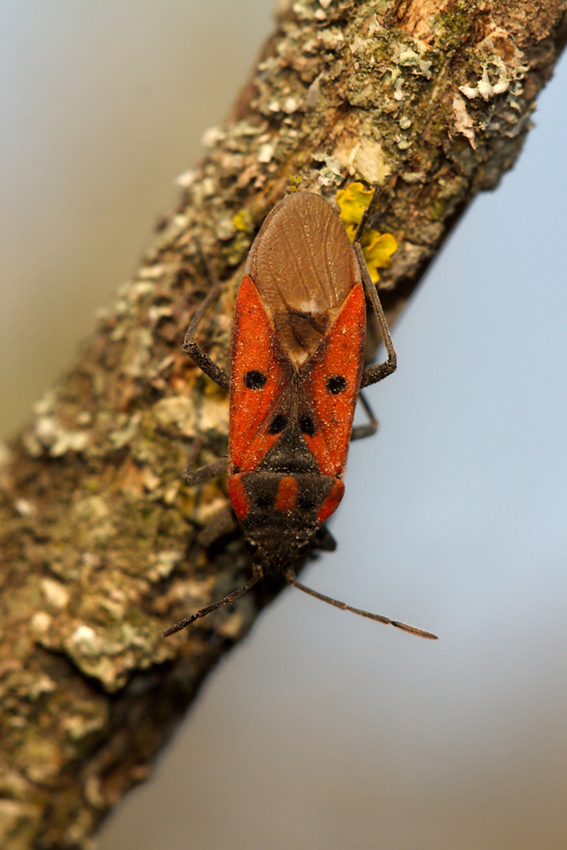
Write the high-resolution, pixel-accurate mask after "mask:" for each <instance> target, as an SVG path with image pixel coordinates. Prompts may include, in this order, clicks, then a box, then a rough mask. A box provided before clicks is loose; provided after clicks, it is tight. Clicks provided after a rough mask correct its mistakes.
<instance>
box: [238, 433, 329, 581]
mask: <svg viewBox="0 0 567 850" xmlns="http://www.w3.org/2000/svg"><path fill="white" fill-rule="evenodd" d="M231 472H232V474H231V476H230V478H229V485H228V492H229V497H230V499H231V502H232V505H233V507H234V510H235V512H236V514H237V516H238V517H239V519H240V521H241V523H242V526H243V528H244V531H245V534H246V537H247V538H248V540H250V541H251V542H253V543H254V544H255V546H257V547H258V549H259V551H260V554H261V555H262V556H263V559H264V563H263V567H264V572H275V573H277V572H281V570H282V569H284V568H285V567H286V566H288V565H289V564H290V562H292V561H293V560H295V558H297V556H298V554H300V550H301V548H302V545H303V544H305V543H307V542H308V541H309V540H310V539H311V538H312V537H313V535H314V534H315V533H316V532H317V530H318V528H320V526H321V525H322V524H323V523H324V522H325V520H326V519H327V518H328V517H329V516H330V515H331V514H332V513H333V511H334V510H335V509H336V507H337V506H338V504H339V502H340V500H341V498H342V495H343V492H344V485H343V483H342V481H340V480H339V479H338V478H336V477H332V476H328V475H322V474H321V472H320V470H319V467H318V465H317V462H316V460H315V457H314V455H313V453H312V452H311V451H310V449H309V447H308V445H307V443H306V440H305V438H304V436H303V435H302V433H301V431H300V428H299V425H298V423H297V421H294V420H292V421H291V422H290V423H289V424H288V425H287V426H286V428H285V429H284V431H283V432H282V434H281V436H280V438H279V439H278V440H277V441H276V443H275V444H274V446H273V448H272V449H271V450H270V451H269V452H268V453H267V454H266V456H265V457H264V459H263V460H262V461H261V462H260V463H259V464H258V466H257V467H256V468H255V469H254V470H253V471H249V472H240V471H238V467H234V465H233V466H232V470H231Z"/></svg>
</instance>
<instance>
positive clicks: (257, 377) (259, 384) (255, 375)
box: [244, 369, 268, 390]
mask: <svg viewBox="0 0 567 850" xmlns="http://www.w3.org/2000/svg"><path fill="white" fill-rule="evenodd" d="M267 380H268V379H267V378H266V376H265V375H264V373H263V372H258V370H257V369H252V370H251V371H250V372H246V374H245V375H244V383H245V384H246V386H247V387H248V389H249V390H261V389H263V387H265V385H266V381H267Z"/></svg>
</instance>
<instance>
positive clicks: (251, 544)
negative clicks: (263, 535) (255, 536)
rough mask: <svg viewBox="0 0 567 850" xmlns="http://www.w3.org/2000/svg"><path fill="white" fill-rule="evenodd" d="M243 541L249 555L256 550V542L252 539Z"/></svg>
mask: <svg viewBox="0 0 567 850" xmlns="http://www.w3.org/2000/svg"><path fill="white" fill-rule="evenodd" d="M244 543H245V545H246V548H247V549H248V551H249V552H250V554H251V555H254V554H255V553H256V552H257V551H258V544H257V543H254V541H253V540H245V541H244Z"/></svg>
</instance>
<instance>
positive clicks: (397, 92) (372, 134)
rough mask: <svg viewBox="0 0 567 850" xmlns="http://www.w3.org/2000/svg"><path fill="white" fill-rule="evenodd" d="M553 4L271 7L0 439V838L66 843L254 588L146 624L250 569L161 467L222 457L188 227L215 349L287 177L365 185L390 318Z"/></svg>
mask: <svg viewBox="0 0 567 850" xmlns="http://www.w3.org/2000/svg"><path fill="white" fill-rule="evenodd" d="M564 13H565V2H564V0H561V2H559V0H557V1H556V2H552V0H548V1H547V2H546V3H544V4H541V3H540V4H537V5H536V4H530V3H528V2H526V1H525V0H508V2H502V3H499V4H493V5H491V4H490V3H488V2H483V0H477V2H466V3H464V2H462V0H456V2H444V3H433V2H432V1H431V0H421V2H413V3H412V2H409V0H402V2H392V3H388V2H387V1H386V0H368V1H367V2H354V0H328V1H327V0H325V2H323V0H317V2H315V0H299V1H298V2H293V3H291V2H289V3H286V2H284V3H280V9H279V13H278V24H277V30H276V32H275V33H274V35H273V36H272V37H271V38H270V39H269V41H268V43H267V44H266V46H265V48H264V50H263V52H262V55H261V56H260V58H259V61H258V64H257V66H256V68H255V69H254V70H253V72H252V75H251V77H250V80H249V82H248V84H247V86H246V88H245V89H244V91H243V93H242V95H241V97H240V99H239V101H238V103H237V104H236V105H235V107H234V109H233V112H232V114H231V116H230V118H229V119H228V120H227V121H226V122H225V123H224V124H223V125H222V126H221V127H219V128H216V129H214V130H211V131H210V132H209V133H208V135H207V143H208V153H207V155H206V157H205V158H204V160H203V161H202V163H201V164H200V165H199V166H198V167H197V168H196V169H195V170H194V171H191V172H187V173H186V174H184V175H182V178H181V184H182V186H183V197H182V199H181V201H180V203H179V206H178V209H177V210H176V211H175V212H174V213H173V214H172V215H170V216H169V217H168V218H167V219H165V220H164V221H163V222H162V225H161V227H160V229H159V232H158V233H157V234H156V238H155V241H154V244H153V246H152V247H151V249H150V250H149V251H148V253H147V256H146V257H145V259H144V262H143V264H142V266H141V268H140V269H139V271H138V273H137V274H136V276H135V278H134V280H132V281H131V282H130V283H129V284H127V285H126V286H124V287H123V288H122V289H121V290H120V292H119V293H118V297H117V300H116V303H115V305H114V308H113V309H112V310H111V311H108V312H107V313H106V314H105V315H104V316H102V317H101V318H100V321H99V324H98V327H97V329H96V331H95V332H94V334H93V336H92V338H91V339H90V340H89V342H88V343H87V344H86V346H85V348H84V350H83V352H82V354H81V357H80V359H79V361H78V363H77V365H76V366H75V368H74V369H73V370H72V371H71V372H70V373H69V374H68V375H67V376H66V377H65V378H64V379H63V380H62V381H61V382H60V383H59V384H58V385H57V386H56V387H54V388H53V390H51V391H50V392H49V393H48V394H47V395H46V396H45V397H44V398H43V399H42V400H41V401H40V402H39V403H38V404H37V405H36V407H35V409H34V411H33V415H32V417H31V419H30V421H29V423H28V425H27V426H26V428H25V429H24V430H23V432H22V434H21V435H20V436H19V437H18V438H17V439H16V440H15V441H14V443H13V444H12V445H11V447H10V449H9V450H6V451H4V453H3V466H2V470H1V479H0V485H1V489H0V500H1V501H0V516H1V527H2V541H1V547H0V558H1V568H2V572H1V575H2V594H1V596H0V604H1V606H2V623H3V640H2V646H1V655H0V696H1V707H0V716H1V720H2V726H1V729H2V749H1V753H0V843H2V846H3V847H6V848H21V850H23V848H28V847H38V848H48V847H52V848H54V847H57V848H84V847H87V846H89V841H90V836H91V835H92V833H93V830H94V828H95V826H96V824H97V823H98V822H99V821H100V819H101V818H102V816H103V815H104V814H105V812H106V811H107V810H108V809H109V808H110V807H111V806H112V805H113V804H114V803H116V802H117V801H118V800H119V799H120V797H121V796H122V795H123V794H124V793H125V791H126V790H127V789H128V788H129V787H130V786H132V785H133V784H134V783H136V782H138V781H140V780H142V779H144V778H145V777H146V776H147V775H148V772H149V767H148V764H149V762H150V761H151V758H152V756H153V755H154V754H155V752H156V751H157V749H158V748H159V747H160V746H161V745H162V744H163V742H164V741H165V740H166V739H167V737H168V735H169V733H170V731H171V729H172V728H173V726H174V724H175V722H176V720H177V719H178V718H179V717H180V715H181V714H182V712H183V711H184V709H185V708H186V706H187V705H188V703H189V701H190V700H191V698H192V697H193V696H194V695H195V693H196V691H197V689H198V686H199V684H200V682H201V680H202V678H203V676H204V675H205V674H206V673H207V672H208V671H209V670H210V669H211V668H212V666H213V665H214V664H215V662H216V660H217V659H218V658H219V657H220V656H221V655H222V654H223V653H224V652H225V651H226V650H227V649H229V648H230V647H231V646H232V645H233V644H234V643H235V642H237V641H238V640H240V639H241V638H242V637H243V636H244V635H245V634H246V632H247V630H248V629H249V628H250V626H251V624H252V622H253V620H254V617H255V616H256V614H257V612H258V610H259V608H260V607H261V606H262V604H264V602H265V601H266V598H267V597H264V596H262V593H263V591H262V589H261V587H260V586H259V587H258V593H257V594H256V595H252V594H250V595H249V596H248V597H245V598H243V599H242V600H240V601H239V603H238V605H237V606H235V608H234V609H233V610H221V611H219V612H218V613H217V614H215V615H214V616H211V617H210V618H209V619H207V620H204V621H201V622H200V623H199V624H198V625H196V626H195V627H194V628H193V629H192V631H191V632H189V633H181V634H180V635H178V636H176V637H175V638H173V639H171V640H169V641H167V642H166V641H163V640H162V639H161V638H160V633H161V631H162V629H163V628H164V627H166V626H168V625H170V624H171V623H172V622H174V621H175V620H176V619H178V618H180V617H181V616H182V615H184V614H185V613H187V612H189V611H192V610H195V609H197V608H199V607H200V606H202V605H205V604H207V603H208V602H209V601H211V600H214V599H216V598H219V597H220V596H221V595H223V594H224V593H225V592H227V591H228V590H229V589H230V588H232V587H234V586H235V585H236V584H237V583H238V582H241V581H242V580H243V578H244V576H245V575H246V570H247V569H248V566H249V562H248V559H247V557H246V555H245V554H244V551H243V547H242V545H241V544H242V541H241V539H240V538H239V537H238V536H237V535H235V536H234V537H233V538H232V539H229V540H227V541H226V542H225V544H224V545H223V546H222V547H218V548H217V549H216V550H215V552H214V554H211V553H209V552H207V551H205V550H204V549H203V548H202V547H201V546H199V544H198V543H197V541H196V534H197V532H198V530H199V529H200V528H202V526H203V525H204V524H205V523H206V522H207V520H208V519H209V518H210V517H211V516H212V515H213V514H214V512H215V511H216V510H217V509H218V508H219V507H222V506H223V505H224V504H225V495H224V490H223V482H222V481H221V482H212V483H209V484H206V485H203V486H202V487H199V488H195V489H193V490H191V489H189V488H187V487H185V486H184V484H183V482H182V479H181V470H182V469H183V467H184V464H185V462H186V459H187V455H188V453H189V452H190V450H191V449H192V448H195V447H197V448H199V446H201V442H198V443H196V442H195V440H196V439H197V435H199V438H198V439H199V440H202V446H203V447H202V450H201V451H200V457H201V460H202V461H203V462H206V461H207V460H212V459H213V458H214V457H216V456H217V455H219V454H222V453H223V452H224V451H225V450H226V431H227V400H226V397H225V395H224V394H223V393H222V392H221V391H220V390H219V388H217V387H215V386H214V385H213V384H212V383H211V382H210V381H208V380H207V379H206V378H204V377H203V376H201V375H199V374H198V373H197V370H196V369H195V368H194V367H193V366H192V364H191V363H190V362H189V361H188V360H187V358H185V356H184V355H183V354H182V352H181V341H182V339H183V334H184V331H185V328H186V327H187V325H188V323H189V320H190V317H191V315H192V313H193V311H194V309H195V305H196V304H197V303H199V301H200V300H201V298H202V297H203V295H204V293H205V291H206V289H207V286H208V282H207V280H206V276H205V275H204V271H203V268H202V266H201V263H200V261H199V258H198V252H197V251H196V247H195V246H196V240H198V241H199V243H200V245H201V247H202V250H203V251H204V253H205V254H206V255H207V257H208V258H209V260H210V262H211V264H212V266H213V267H214V269H215V273H216V274H217V275H218V277H219V278H220V279H221V280H222V281H223V282H224V287H223V294H222V296H221V298H220V300H219V303H218V305H217V306H216V307H215V309H214V312H213V314H212V315H211V324H210V326H209V331H208V332H207V331H204V334H203V340H204V343H205V344H206V345H207V348H208V350H209V351H210V352H211V354H212V356H213V357H214V358H215V359H216V360H217V361H218V362H219V363H221V364H226V361H227V347H228V335H229V332H230V325H231V318H230V317H231V308H232V305H233V302H234V297H235V291H236V289H237V287H238V283H239V276H240V274H241V268H242V263H243V261H244V259H245V256H246V253H247V250H248V248H249V246H250V244H251V240H252V239H253V236H254V234H255V233H256V232H257V229H258V227H259V226H260V224H261V222H262V220H263V218H264V217H265V215H266V213H267V212H268V210H269V209H270V208H271V206H272V205H273V204H274V203H275V202H276V201H277V200H278V199H279V198H280V197H281V196H282V194H283V193H284V192H285V190H286V187H287V186H288V184H289V183H290V182H291V183H295V184H296V185H297V184H300V185H301V187H302V188H305V189H309V190H313V191H317V192H319V193H321V194H323V195H324V196H325V197H327V198H329V199H330V200H332V199H333V198H334V194H335V192H336V190H337V189H338V188H339V187H341V186H343V185H345V183H347V182H348V181H350V180H362V181H364V182H366V183H367V184H369V185H382V186H383V188H384V193H383V202H382V207H381V209H380V210H379V217H380V218H379V226H380V229H381V230H387V231H389V232H392V233H393V234H394V235H395V236H396V238H397V240H398V242H399V245H400V249H399V251H398V253H397V255H396V257H395V260H394V263H393V265H392V268H391V269H389V270H388V271H387V272H386V273H385V274H384V275H383V278H382V281H381V287H382V293H383V296H384V299H385V301H386V304H387V306H388V308H389V314H390V318H393V317H394V316H395V314H396V313H397V312H398V310H399V309H400V308H401V306H402V305H403V303H404V302H405V300H406V299H407V297H408V296H409V294H410V293H411V291H412V289H413V288H414V287H415V285H416V283H417V281H418V280H419V278H420V276H421V274H422V272H423V270H424V269H425V268H426V267H427V265H428V263H429V262H430V260H431V258H432V257H433V256H434V254H435V252H436V250H437V249H438V248H439V246H440V245H441V244H442V242H443V240H444V239H445V238H446V236H447V234H448V232H449V231H450V229H451V228H452V226H453V225H454V223H455V221H456V219H457V218H458V216H459V215H460V213H462V211H463V210H464V209H465V208H466V206H467V205H468V203H469V202H470V201H471V199H472V198H473V197H474V195H475V194H476V193H477V192H478V191H479V190H481V189H488V188H494V187H495V186H496V185H497V183H498V181H499V179H500V176H501V175H502V173H503V172H504V171H505V170H506V169H508V168H510V167H511V166H512V165H513V163H514V161H515V159H516V157H517V156H518V153H519V151H520V149H521V146H522V143H523V140H524V138H525V135H526V133H527V131H528V129H529V127H530V116H531V113H532V111H533V109H534V105H535V97H536V95H537V93H538V91H539V90H540V89H541V87H542V85H543V84H544V83H545V82H546V80H547V79H548V78H549V77H550V76H551V73H552V70H553V65H554V62H555V61H556V59H557V56H558V55H559V53H560V50H561V48H562V46H563V41H564V37H565V26H564ZM347 498H348V496H347Z"/></svg>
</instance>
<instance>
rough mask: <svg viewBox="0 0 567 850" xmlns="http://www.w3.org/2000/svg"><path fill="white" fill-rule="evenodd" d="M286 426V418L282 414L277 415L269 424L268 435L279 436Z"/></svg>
mask: <svg viewBox="0 0 567 850" xmlns="http://www.w3.org/2000/svg"><path fill="white" fill-rule="evenodd" d="M286 425H287V419H286V417H285V416H284V415H283V413H277V414H276V415H275V416H274V418H273V419H272V421H271V422H270V425H269V428H268V434H281V432H282V431H283V429H284V428H285V426H286Z"/></svg>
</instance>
